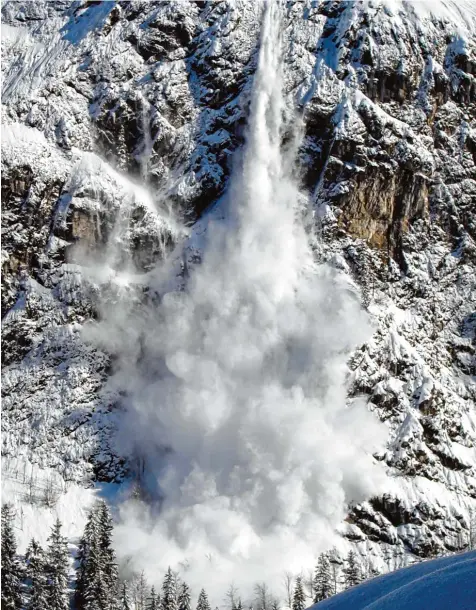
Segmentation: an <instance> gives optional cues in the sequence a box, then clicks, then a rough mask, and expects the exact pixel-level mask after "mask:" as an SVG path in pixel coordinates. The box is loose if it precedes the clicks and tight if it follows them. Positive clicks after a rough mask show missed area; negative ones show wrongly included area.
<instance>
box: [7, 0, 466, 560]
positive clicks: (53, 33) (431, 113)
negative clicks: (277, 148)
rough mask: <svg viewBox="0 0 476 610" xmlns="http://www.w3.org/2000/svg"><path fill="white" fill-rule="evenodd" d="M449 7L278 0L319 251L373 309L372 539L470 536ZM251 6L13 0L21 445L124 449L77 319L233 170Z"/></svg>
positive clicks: (359, 512)
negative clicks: (381, 424)
mask: <svg viewBox="0 0 476 610" xmlns="http://www.w3.org/2000/svg"><path fill="white" fill-rule="evenodd" d="M458 6H459V7H460V8H459V9H458V7H457V6H456V3H455V4H454V5H453V4H451V3H447V4H446V5H443V4H442V5H441V6H440V5H438V3H435V6H434V7H433V13H431V12H425V11H424V6H416V5H412V4H411V3H408V4H407V3H399V2H394V3H392V5H390V3H385V2H367V3H361V2H355V3H354V2H332V1H319V2H315V1H313V2H311V1H308V2H288V3H287V4H286V9H285V29H284V32H283V36H284V44H285V66H284V71H285V88H286V95H287V97H288V100H289V108H291V107H298V109H299V112H300V113H301V115H302V118H303V122H304V130H305V135H304V139H303V143H302V146H301V149H300V161H301V167H302V176H303V183H304V185H305V187H306V188H307V189H308V190H309V192H311V193H312V201H313V206H314V207H313V209H314V212H315V214H314V218H315V223H316V230H317V231H318V234H319V236H320V239H319V240H318V243H317V245H316V256H317V257H318V258H319V259H320V260H322V261H328V262H329V263H330V264H332V265H335V266H336V267H338V268H340V269H342V270H344V271H345V272H346V273H347V274H349V276H351V277H352V279H353V280H354V281H355V282H356V283H357V284H358V285H359V287H360V289H361V292H362V297H363V302H364V305H365V307H366V308H367V309H368V311H369V312H370V314H371V315H372V318H373V320H374V323H375V333H374V335H373V338H372V340H371V341H370V342H369V343H368V344H366V345H364V346H363V347H362V348H361V349H360V350H358V352H357V353H355V354H354V355H353V356H352V358H351V361H350V368H351V385H350V395H349V399H352V398H353V397H357V396H358V397H364V398H365V399H366V401H367V404H368V408H369V409H370V410H372V411H374V412H375V413H376V414H377V415H378V417H379V418H380V419H381V420H383V421H385V422H386V424H387V426H388V444H387V446H386V447H385V448H382V451H381V452H380V453H379V454H378V455H376V458H377V459H378V460H381V461H382V462H384V463H385V464H386V465H387V467H388V470H389V472H390V473H391V474H392V475H394V482H395V484H394V485H393V487H392V488H391V489H389V490H388V493H387V494H385V495H383V496H382V497H376V498H372V499H371V500H369V502H367V503H365V504H363V505H359V506H355V507H350V509H349V515H348V518H347V522H346V523H345V524H343V526H342V535H343V536H344V537H346V538H347V539H348V540H350V541H352V542H354V543H355V544H356V547H357V548H358V549H359V550H361V551H362V554H364V553H368V552H369V549H370V551H371V552H372V553H373V554H374V556H375V557H380V558H382V557H383V558H386V557H388V556H391V557H395V556H403V555H404V554H406V553H412V554H416V555H418V556H428V555H431V554H436V553H441V552H444V551H445V550H455V549H459V548H463V547H464V546H465V545H466V544H467V541H468V528H469V511H470V509H471V508H473V509H476V444H475V443H476V407H475V402H476V383H475V374H476V364H475V358H474V350H475V329H476V314H475V303H476V283H475V278H476V245H475V240H476V220H475V219H476V44H475V40H476V38H475V37H474V28H475V8H474V4H472V3H471V2H468V3H466V4H465V5H464V6H462V5H461V3H458ZM260 14H261V12H260V6H259V5H258V4H257V3H253V2H248V1H243V2H236V3H235V2H228V1H222V2H198V1H196V2H194V1H192V0H190V1H188V2H179V1H177V2H174V1H171V2H167V3H156V2H145V1H142V0H132V1H130V2H125V1H124V2H100V1H94V2H92V1H78V2H73V3H71V2H61V1H56V2H35V3H33V2H17V1H8V2H5V3H4V5H3V8H2V15H3V24H2V38H3V49H4V50H3V53H4V55H3V57H4V60H3V83H4V86H3V97H2V119H3V146H2V168H3V174H2V200H3V223H4V225H3V227H4V228H3V246H2V248H3V250H2V257H3V258H2V265H3V285H2V287H3V290H2V307H3V316H4V317H3V358H4V369H3V373H4V380H3V395H4V398H3V418H2V420H3V428H4V444H3V454H4V455H5V456H7V458H8V457H9V456H10V457H12V456H17V455H21V456H24V457H25V458H26V459H28V460H29V461H30V462H32V463H34V464H36V465H38V466H39V467H51V468H54V469H55V470H56V471H57V472H59V473H61V475H62V476H63V477H64V478H65V479H67V480H71V481H81V482H82V483H83V484H88V483H89V482H90V481H94V480H99V481H101V480H108V481H120V480H121V478H122V477H123V476H124V473H125V472H127V470H128V468H130V464H128V463H127V460H126V459H125V456H121V455H119V454H118V453H117V448H115V447H114V446H113V445H112V441H111V438H112V437H113V430H114V427H115V421H116V418H117V417H118V416H119V415H118V412H117V408H116V404H117V401H118V396H117V395H116V394H115V393H114V390H113V389H111V388H110V387H108V385H107V379H108V374H109V372H110V370H111V367H113V365H114V354H113V353H109V352H108V353H106V351H101V350H100V349H98V348H93V347H91V346H90V345H89V344H88V343H87V342H86V341H85V339H84V334H83V333H82V328H83V326H84V324H85V323H86V322H87V320H88V319H91V318H95V317H97V316H100V315H103V312H101V311H100V309H99V308H98V299H97V295H98V293H99V292H101V293H102V294H107V295H108V299H109V301H108V302H109V303H110V305H111V306H112V307H113V306H114V300H115V299H117V298H119V294H120V290H121V289H127V288H124V287H122V288H121V283H120V275H121V272H122V271H123V270H124V269H125V261H126V259H129V258H132V259H133V261H134V263H135V267H136V270H137V273H142V274H143V273H147V272H149V271H150V270H151V269H153V268H154V267H155V266H156V265H157V263H158V262H159V261H160V260H162V259H163V258H164V257H165V256H166V255H167V253H168V252H170V251H171V249H172V247H173V246H174V244H175V243H176V242H177V240H178V238H179V237H180V234H181V231H182V229H181V228H180V226H179V224H178V223H177V221H176V220H177V218H185V220H186V223H188V224H189V225H190V226H191V225H193V223H195V222H196V221H197V220H198V219H200V217H201V216H202V214H203V213H204V211H205V210H206V208H208V207H209V206H211V205H213V204H214V203H215V202H216V201H217V200H218V199H219V197H220V196H221V195H222V193H223V192H224V191H225V189H226V186H227V178H228V176H229V174H230V172H231V169H232V164H233V154H232V153H233V152H234V151H237V150H238V149H239V148H240V146H241V145H242V143H243V138H244V125H245V123H246V118H247V112H248V104H249V98H250V91H251V87H252V80H253V74H254V71H255V69H256V62H257V49H258V46H259V31H260ZM471 32H473V34H472V35H471ZM105 244H109V247H108V249H107V254H105V248H104V246H105ZM111 244H112V245H113V247H111ZM78 253H81V254H82V256H81V257H79V256H78ZM199 255H200V252H199V251H198V252H196V251H193V250H190V251H189V260H185V261H184V265H185V267H186V266H187V264H188V263H192V262H193V260H194V259H195V258H196V257H199ZM79 260H80V261H81V264H78V261H79ZM356 434H358V431H356Z"/></svg>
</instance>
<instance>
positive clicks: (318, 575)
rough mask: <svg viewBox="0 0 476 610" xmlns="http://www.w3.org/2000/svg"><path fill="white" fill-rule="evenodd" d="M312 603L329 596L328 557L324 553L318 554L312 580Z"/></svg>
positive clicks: (330, 585) (330, 587)
mask: <svg viewBox="0 0 476 610" xmlns="http://www.w3.org/2000/svg"><path fill="white" fill-rule="evenodd" d="M313 591H314V603H317V602H320V601H322V600H323V599H327V598H328V597H331V595H332V594H333V591H332V575H331V565H330V562H329V558H328V557H327V555H326V554H325V553H321V554H320V555H319V559H318V560H317V566H316V571H315V574H314V581H313Z"/></svg>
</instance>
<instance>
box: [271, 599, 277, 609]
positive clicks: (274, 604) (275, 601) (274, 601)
mask: <svg viewBox="0 0 476 610" xmlns="http://www.w3.org/2000/svg"><path fill="white" fill-rule="evenodd" d="M271 610H279V604H278V600H277V599H274V600H273V603H272V605H271Z"/></svg>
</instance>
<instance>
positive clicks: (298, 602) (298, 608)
mask: <svg viewBox="0 0 476 610" xmlns="http://www.w3.org/2000/svg"><path fill="white" fill-rule="evenodd" d="M305 607H306V596H305V595H304V588H303V585H302V577H301V576H298V577H297V578H296V586H295V587H294V595H293V607H292V610H304V608H305Z"/></svg>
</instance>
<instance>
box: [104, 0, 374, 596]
mask: <svg viewBox="0 0 476 610" xmlns="http://www.w3.org/2000/svg"><path fill="white" fill-rule="evenodd" d="M279 24H280V20H279V8H278V6H277V5H274V4H272V5H270V6H269V8H268V10H266V11H265V16H264V25H263V33H262V44H261V48H260V57H259V68H258V71H257V74H256V77H255V83H254V94H253V99H252V105H251V113H250V122H249V132H248V138H247V144H246V148H245V151H244V155H243V159H242V163H241V165H240V168H239V170H237V171H236V173H235V176H234V178H233V180H232V183H231V186H230V189H229V193H228V196H227V200H226V202H225V204H224V206H225V213H224V215H225V218H224V219H223V220H215V221H210V223H209V225H208V229H207V232H206V243H205V245H204V249H203V260H202V262H201V264H199V265H196V266H195V267H194V268H193V269H192V270H191V272H190V275H189V278H188V281H187V284H186V287H185V289H184V290H183V291H180V292H179V291H176V292H168V293H167V294H163V296H162V297H161V300H160V303H158V302H152V301H150V302H148V303H143V302H142V303H141V304H139V302H137V303H136V304H133V305H131V306H130V309H128V308H127V307H126V305H124V307H123V308H121V307H119V306H118V307H116V308H115V309H114V310H109V311H106V312H105V313H106V316H105V321H104V323H103V324H102V325H100V326H98V327H97V329H96V333H97V335H98V337H100V339H101V341H103V342H104V341H109V347H110V348H112V349H113V351H116V352H118V353H119V359H118V372H117V374H116V375H115V377H114V379H113V383H114V384H115V386H116V387H120V388H121V389H123V390H124V392H125V398H124V404H125V405H126V407H127V409H126V415H125V418H124V421H123V422H122V427H121V430H120V434H119V436H118V441H117V442H118V443H119V444H120V446H121V448H122V449H123V450H127V451H129V452H130V453H131V455H135V456H138V457H139V458H140V459H141V460H143V463H144V479H143V484H144V486H145V488H146V490H147V493H148V495H149V501H148V502H147V503H146V502H143V503H142V502H139V501H132V500H131V501H129V502H126V503H125V504H124V505H123V506H122V509H121V519H122V523H121V525H120V526H119V527H118V529H117V544H118V547H119V549H120V551H121V553H122V554H123V555H129V556H131V557H132V562H133V565H134V566H135V567H136V568H137V569H142V568H144V569H145V570H146V573H147V575H148V576H149V578H150V580H151V581H157V580H158V578H160V577H159V575H160V574H161V573H162V572H163V571H165V570H166V569H167V567H168V565H171V566H173V567H174V568H176V569H179V570H180V571H182V573H183V574H184V577H185V578H186V579H187V580H188V581H189V582H190V584H191V585H192V586H193V587H194V588H195V591H196V592H197V590H198V589H199V588H200V587H201V586H205V587H206V588H207V589H208V590H209V593H210V594H211V595H212V599H214V600H215V603H220V602H221V596H222V595H223V593H224V590H225V589H226V587H227V586H228V584H229V583H230V582H232V581H233V582H234V583H235V585H236V586H238V587H240V588H241V591H242V592H243V594H244V595H246V592H247V591H249V590H250V588H251V586H252V584H253V583H254V582H256V581H267V582H268V583H269V584H270V585H274V586H278V585H279V582H280V581H281V579H282V573H283V571H284V570H294V571H295V572H299V571H300V570H301V569H302V568H303V567H306V568H309V567H312V565H313V563H314V561H315V557H316V555H317V553H318V552H319V551H320V550H323V549H325V548H327V547H328V546H329V545H331V544H332V540H333V536H334V533H333V532H334V529H335V527H336V525H337V524H338V523H339V522H340V521H341V519H342V518H343V516H344V514H345V508H346V505H348V503H350V502H357V501H361V500H363V499H365V498H366V497H368V496H370V495H371V494H372V493H375V492H376V491H377V490H378V489H379V484H380V482H381V480H382V479H383V476H384V475H383V473H382V472H381V471H380V470H379V467H378V466H377V465H376V464H375V462H374V460H373V458H372V457H371V452H372V450H373V449H374V447H375V446H376V444H378V443H380V442H381V440H382V439H383V438H384V436H385V434H384V432H383V431H382V430H381V428H380V425H379V424H378V423H377V422H376V421H375V419H374V418H373V416H372V415H371V414H369V413H368V412H367V411H366V409H365V407H364V406H362V405H359V404H357V403H355V404H353V405H352V406H351V407H347V406H346V390H345V377H346V371H347V369H346V360H347V358H348V356H349V353H350V351H351V350H352V348H354V347H355V346H357V345H358V344H360V343H362V342H364V341H365V340H366V339H367V338H368V337H369V332H370V327H369V323H368V320H367V317H366V315H365V314H364V312H363V310H362V309H361V307H360V305H359V302H358V298H357V297H356V295H355V294H354V293H353V291H352V289H351V287H350V286H349V285H348V284H346V282H345V280H344V279H343V278H342V277H341V276H339V275H338V274H337V273H336V272H334V271H333V270H331V269H330V268H327V267H322V266H321V267H319V266H317V265H316V264H315V262H314V260H313V254H312V249H311V246H310V237H309V235H308V234H307V233H306V230H305V228H304V226H303V218H304V216H305V209H306V205H307V200H306V197H305V196H304V195H303V194H302V193H301V192H300V191H299V189H298V187H297V181H296V180H295V177H294V176H293V161H294V156H295V153H296V149H297V147H298V145H299V128H298V127H296V129H295V130H294V131H295V138H294V141H293V142H291V144H288V146H287V148H286V150H285V151H283V148H282V145H281V143H282V135H283V131H284V129H285V128H286V130H287V131H288V132H289V129H290V125H289V124H286V125H285V124H284V118H283V117H284V116H286V114H287V113H286V112H285V104H284V101H283V96H282V87H281V77H280V63H281V60H280V52H279V49H280V40H279V38H280V37H279V27H280V25H279ZM288 114H289V113H288ZM162 276H163V273H162V272H158V273H157V278H159V277H162ZM157 282H158V279H157ZM158 284H159V282H158ZM152 288H154V287H152ZM156 288H157V290H159V291H160V290H161V287H160V286H159V285H158V286H157V287H156ZM151 293H153V290H152V291H151Z"/></svg>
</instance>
